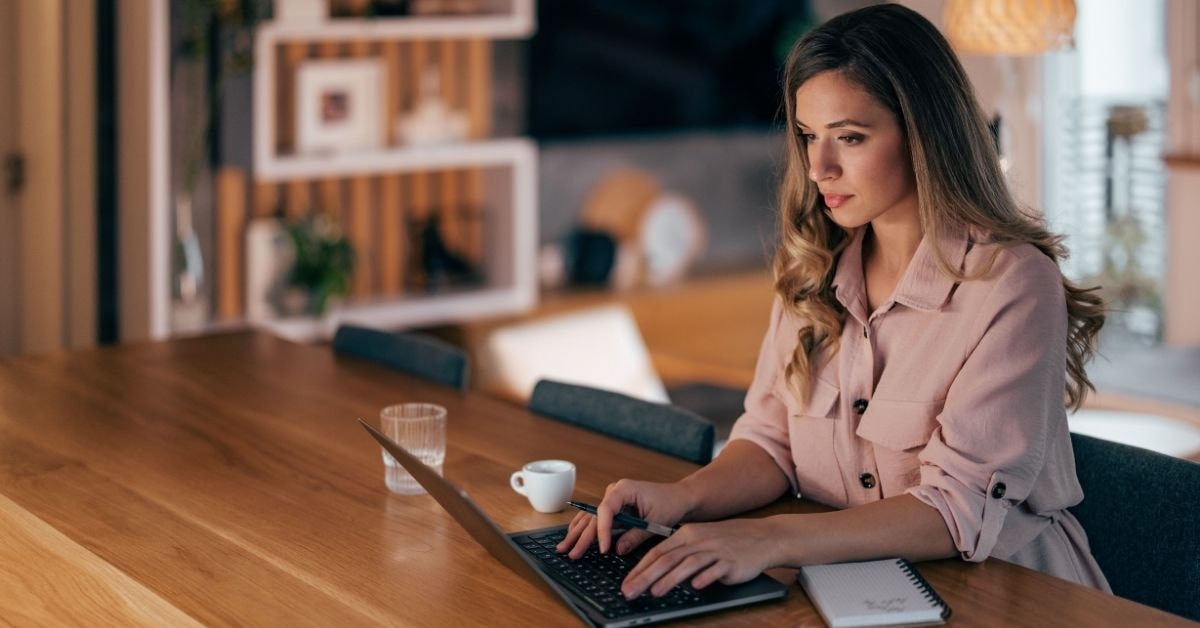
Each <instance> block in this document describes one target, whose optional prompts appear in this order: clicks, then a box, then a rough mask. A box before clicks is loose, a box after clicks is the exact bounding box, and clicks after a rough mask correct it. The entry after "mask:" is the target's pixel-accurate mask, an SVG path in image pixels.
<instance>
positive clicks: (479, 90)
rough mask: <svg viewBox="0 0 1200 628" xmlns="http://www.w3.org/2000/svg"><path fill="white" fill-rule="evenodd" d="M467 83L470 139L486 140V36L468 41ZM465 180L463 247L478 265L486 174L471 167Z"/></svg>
mask: <svg viewBox="0 0 1200 628" xmlns="http://www.w3.org/2000/svg"><path fill="white" fill-rule="evenodd" d="M463 74H464V75H465V79H466V82H467V87H466V94H465V96H466V98H465V104H466V108H467V120H468V123H469V127H468V129H469V135H470V137H471V139H483V138H486V137H488V136H489V135H491V133H492V104H491V103H492V43H491V42H490V41H488V40H486V39H471V40H469V41H467V42H466V69H465V71H464V72H463ZM464 178H465V181H464V182H463V188H464V192H463V196H464V202H465V204H466V206H467V208H468V210H469V211H470V212H471V216H470V219H469V220H468V221H467V228H466V236H465V239H464V245H465V246H464V248H465V253H466V256H467V259H468V260H470V262H471V263H472V264H475V265H476V266H478V265H480V264H481V263H482V262H483V260H484V253H485V252H484V220H483V215H482V212H483V211H484V209H485V208H484V205H483V204H484V184H483V181H484V177H483V171H482V170H479V169H472V170H468V171H467V172H466V174H465V177H464Z"/></svg>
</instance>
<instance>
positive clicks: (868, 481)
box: [858, 472, 875, 488]
mask: <svg viewBox="0 0 1200 628" xmlns="http://www.w3.org/2000/svg"><path fill="white" fill-rule="evenodd" d="M858 481H859V482H860V483H861V484H862V487H863V488H875V476H873V475H871V474H870V473H865V472H864V473H863V474H862V475H859V476H858Z"/></svg>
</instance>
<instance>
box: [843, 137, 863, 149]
mask: <svg viewBox="0 0 1200 628" xmlns="http://www.w3.org/2000/svg"><path fill="white" fill-rule="evenodd" d="M838 139H840V140H842V141H843V142H845V143H847V144H850V145H851V146H853V145H854V144H857V143H859V142H861V141H863V137H862V136H861V135H843V136H841V137H839V138H838Z"/></svg>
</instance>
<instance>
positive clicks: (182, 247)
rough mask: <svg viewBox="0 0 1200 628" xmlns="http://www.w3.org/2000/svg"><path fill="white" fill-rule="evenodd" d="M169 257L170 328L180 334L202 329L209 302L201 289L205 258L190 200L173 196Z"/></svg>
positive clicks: (206, 316) (181, 196) (186, 197)
mask: <svg viewBox="0 0 1200 628" xmlns="http://www.w3.org/2000/svg"><path fill="white" fill-rule="evenodd" d="M173 249H174V251H173V255H172V258H173V259H172V277H171V296H172V297H173V304H172V308H171V319H172V320H171V328H172V329H175V330H179V331H193V330H197V329H201V328H203V327H204V324H205V323H206V322H207V319H208V299H207V298H206V297H205V292H204V291H203V290H202V289H201V288H202V287H203V286H204V257H203V255H202V254H201V252H200V239H199V238H197V237H196V229H195V227H194V225H193V221H192V197H191V195H190V194H180V195H178V196H176V197H175V242H174V247H173Z"/></svg>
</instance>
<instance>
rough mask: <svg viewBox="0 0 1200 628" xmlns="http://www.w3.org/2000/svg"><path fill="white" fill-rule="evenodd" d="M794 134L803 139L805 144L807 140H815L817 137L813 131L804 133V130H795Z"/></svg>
mask: <svg viewBox="0 0 1200 628" xmlns="http://www.w3.org/2000/svg"><path fill="white" fill-rule="evenodd" d="M796 136H797V137H799V138H800V139H801V140H804V143H805V144H807V143H809V142H815V141H816V139H817V136H816V134H815V133H805V132H804V131H796Z"/></svg>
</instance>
